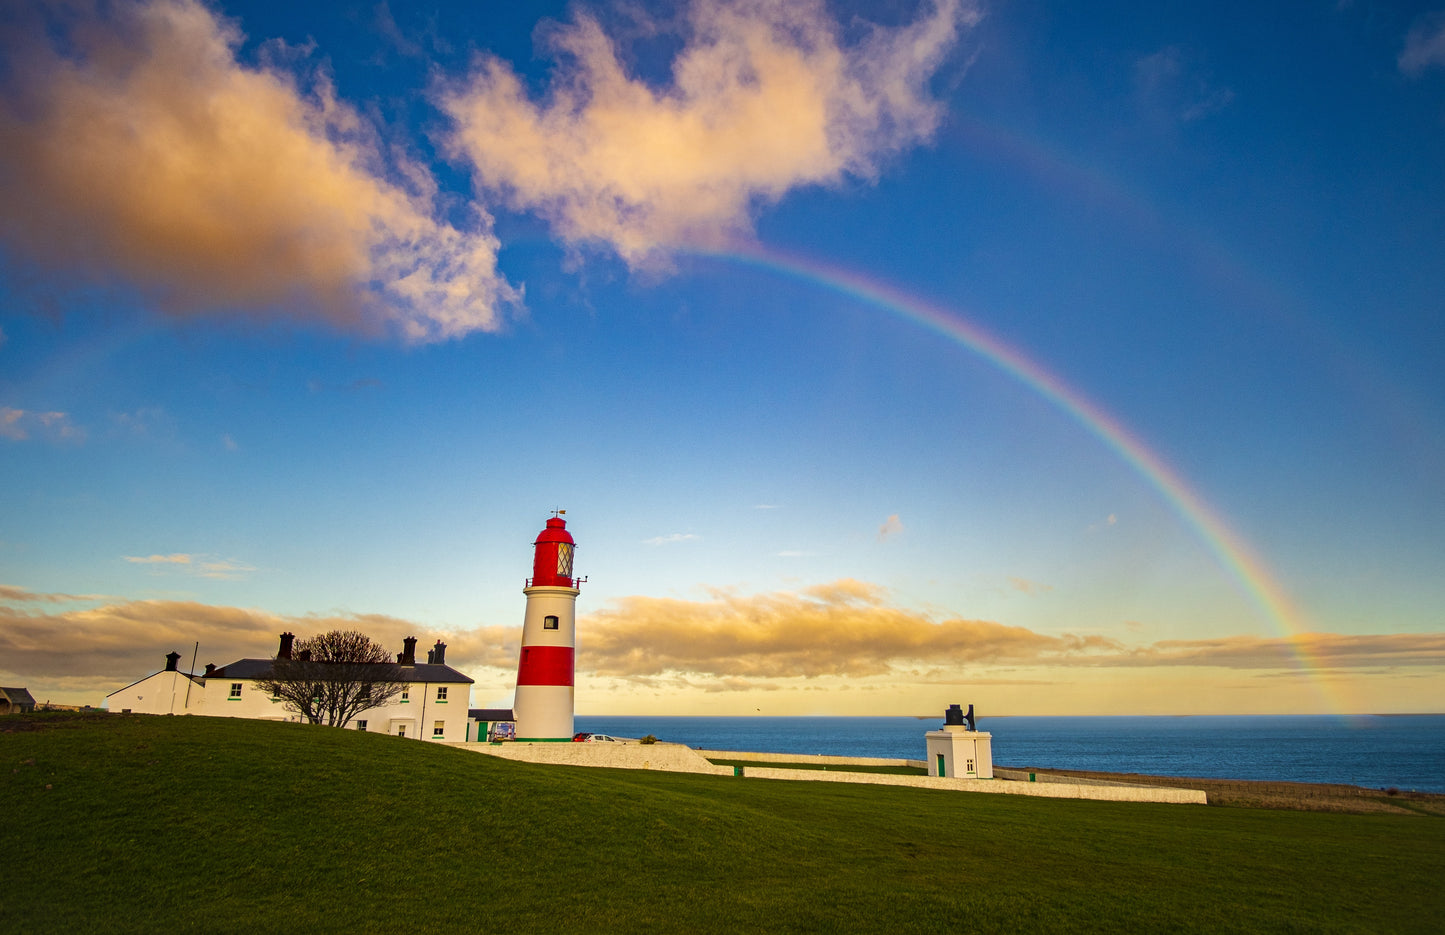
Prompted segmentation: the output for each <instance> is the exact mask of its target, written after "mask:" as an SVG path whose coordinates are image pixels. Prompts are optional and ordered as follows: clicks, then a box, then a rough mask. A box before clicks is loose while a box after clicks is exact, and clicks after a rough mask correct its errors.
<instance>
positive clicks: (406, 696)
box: [401, 688, 411, 704]
mask: <svg viewBox="0 0 1445 935" xmlns="http://www.w3.org/2000/svg"><path fill="white" fill-rule="evenodd" d="M401 703H402V704H411V689H410V688H403V689H402V690H401Z"/></svg>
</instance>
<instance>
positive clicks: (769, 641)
mask: <svg viewBox="0 0 1445 935" xmlns="http://www.w3.org/2000/svg"><path fill="white" fill-rule="evenodd" d="M579 632H581V633H582V634H583V635H582V636H581V637H580V638H579V639H580V642H581V643H582V649H581V650H580V651H579V652H580V657H581V661H580V663H579V664H580V665H583V666H585V667H586V668H588V669H589V670H592V671H595V672H597V673H598V674H600V675H614V676H636V675H659V674H662V673H666V672H692V673H698V674H704V675H715V676H736V677H741V678H779V677H792V676H809V677H812V676H822V675H842V676H867V675H879V674H883V673H886V672H889V671H893V670H895V669H897V668H900V667H904V666H908V665H916V664H932V665H939V664H949V665H988V664H999V663H1024V662H1027V663H1032V664H1065V663H1068V662H1070V661H1075V660H1081V659H1084V658H1088V657H1089V656H1091V655H1095V654H1098V653H1100V652H1107V653H1116V652H1119V651H1121V650H1123V648H1124V647H1123V646H1122V645H1121V644H1119V643H1117V642H1115V641H1112V640H1109V639H1106V638H1104V637H1100V636H1074V635H1063V636H1050V635H1046V634H1041V633H1035V632H1033V631H1032V630H1027V629H1025V628H1023V627H1011V626H1006V625H1004V624H1001V623H994V622H992V621H987V620H964V619H958V618H954V619H948V620H941V621H936V620H933V619H931V618H930V617H927V616H925V615H923V614H919V613H917V612H914V611H910V610H905V609H902V608H898V607H894V606H890V605H889V604H887V603H886V602H885V601H884V593H883V591H882V590H880V589H878V588H877V587H875V586H873V585H869V584H866V583H863V582H858V581H852V580H846V579H845V580H842V581H836V582H833V583H831V584H828V585H821V586H818V587H815V588H810V589H808V590H806V591H803V592H801V593H796V594H795V593H790V592H778V593H773V594H761V595H753V596H747V597H743V596H738V595H734V594H728V593H718V594H715V595H714V596H713V599H712V600H707V601H686V600H678V599H673V598H655V597H627V598H623V599H621V600H619V601H616V602H614V604H613V606H612V607H610V608H608V609H606V610H603V611H600V612H598V613H595V614H590V615H588V616H587V618H586V620H585V621H583V622H582V623H581V624H579Z"/></svg>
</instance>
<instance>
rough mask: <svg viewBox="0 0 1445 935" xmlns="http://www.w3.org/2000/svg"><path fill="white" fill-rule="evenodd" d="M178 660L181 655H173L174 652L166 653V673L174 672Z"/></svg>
mask: <svg viewBox="0 0 1445 935" xmlns="http://www.w3.org/2000/svg"><path fill="white" fill-rule="evenodd" d="M180 658H181V654H180V653H174V652H172V653H166V671H167V672H174V671H176V663H177V662H179V661H180Z"/></svg>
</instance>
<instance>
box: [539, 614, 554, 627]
mask: <svg viewBox="0 0 1445 935" xmlns="http://www.w3.org/2000/svg"><path fill="white" fill-rule="evenodd" d="M542 629H544V630H555V629H557V618H556V616H555V615H553V614H548V615H547V616H545V617H543V618H542Z"/></svg>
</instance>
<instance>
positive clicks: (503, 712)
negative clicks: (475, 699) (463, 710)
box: [467, 708, 517, 721]
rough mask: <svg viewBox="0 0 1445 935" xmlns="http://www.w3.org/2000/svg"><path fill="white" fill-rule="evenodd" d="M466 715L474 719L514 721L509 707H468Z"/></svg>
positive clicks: (514, 718)
mask: <svg viewBox="0 0 1445 935" xmlns="http://www.w3.org/2000/svg"><path fill="white" fill-rule="evenodd" d="M467 717H469V718H471V719H472V720H474V721H515V720H516V719H517V718H516V716H515V715H513V714H512V709H511V708H468V709H467Z"/></svg>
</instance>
